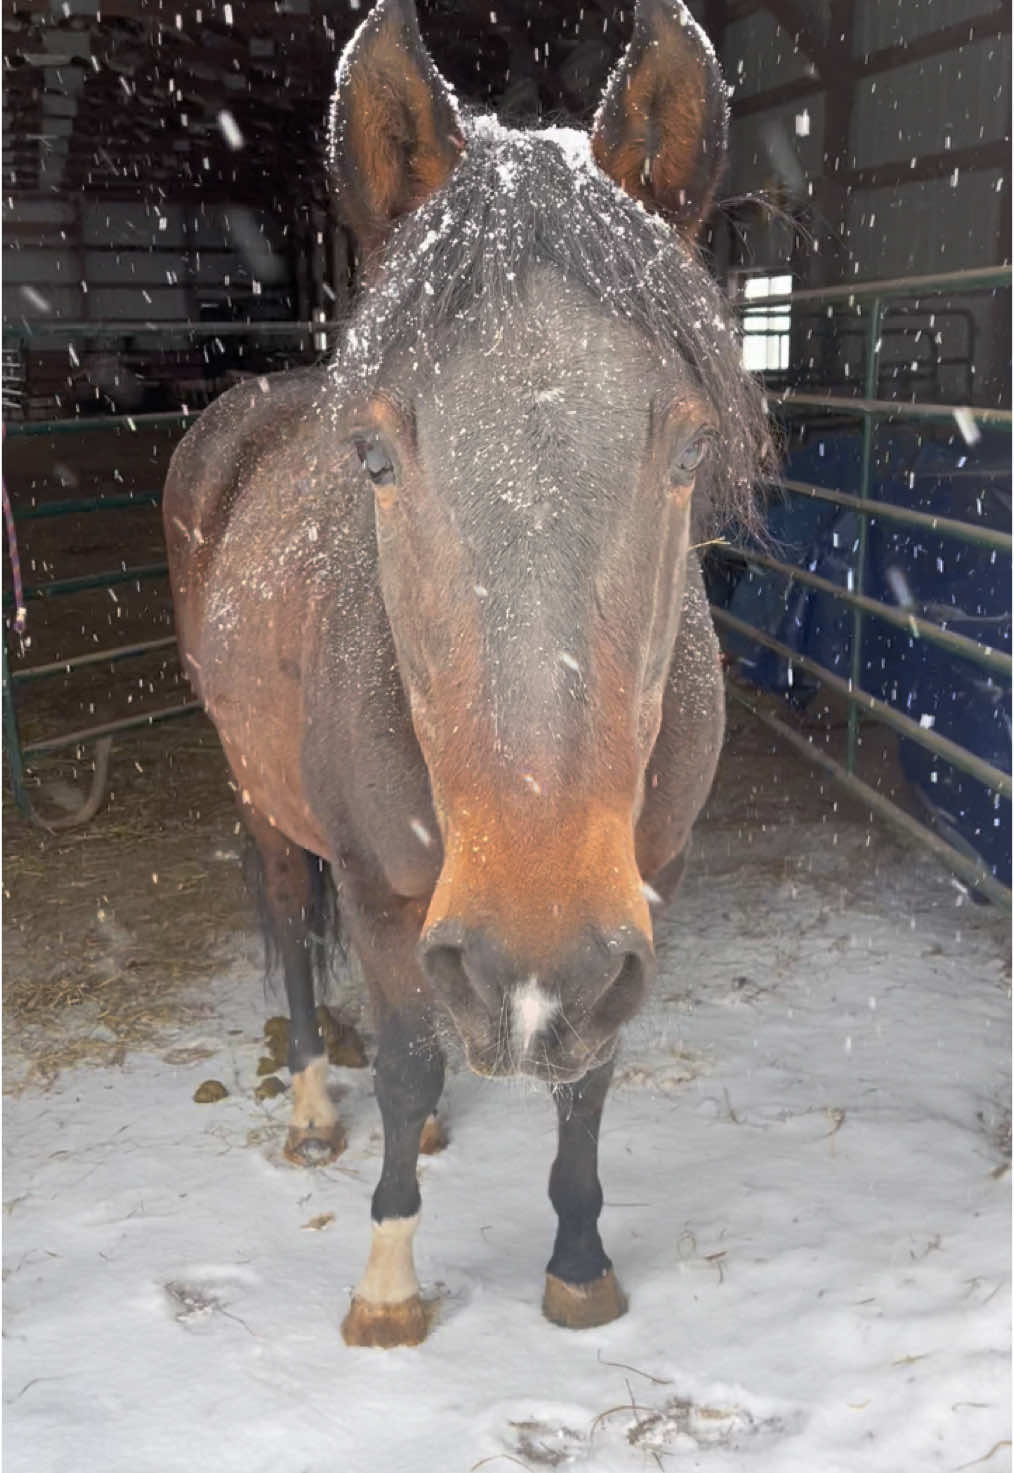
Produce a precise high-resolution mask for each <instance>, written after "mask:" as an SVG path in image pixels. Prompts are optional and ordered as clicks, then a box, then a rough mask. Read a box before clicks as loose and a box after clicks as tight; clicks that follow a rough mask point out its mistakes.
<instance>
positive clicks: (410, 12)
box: [329, 0, 464, 255]
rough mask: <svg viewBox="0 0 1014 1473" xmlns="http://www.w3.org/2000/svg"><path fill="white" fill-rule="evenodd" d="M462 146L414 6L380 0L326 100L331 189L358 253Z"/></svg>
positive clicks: (424, 193)
mask: <svg viewBox="0 0 1014 1473" xmlns="http://www.w3.org/2000/svg"><path fill="white" fill-rule="evenodd" d="M463 148H464V139H463V137H462V132H461V119H460V118H459V116H458V109H457V107H456V106H455V101H454V94H453V93H452V91H451V89H450V87H448V85H447V83H446V82H445V81H444V79H443V77H441V75H440V73H439V72H438V71H437V69H436V67H435V66H434V65H433V62H432V60H431V59H430V55H429V52H428V51H427V50H426V47H425V46H424V45H423V39H422V36H421V35H420V32H419V20H418V17H417V16H416V11H415V4H414V3H413V0H378V3H377V4H376V5H375V6H374V7H373V9H372V10H371V11H370V14H369V15H368V16H367V18H366V19H365V20H364V21H363V23H362V25H361V26H360V27H359V29H358V31H356V33H355V35H354V36H353V37H352V40H351V41H350V42H349V44H348V46H347V47H346V48H345V51H344V53H343V55H342V59H341V61H340V62H339V64H338V75H337V78H336V90H335V94H334V98H333V99H332V103H331V136H330V148H329V164H330V174H331V188H332V192H333V196H334V201H335V205H336V208H337V211H338V214H339V216H340V218H341V219H342V220H343V221H344V223H345V224H346V225H348V226H349V228H350V229H351V231H352V233H353V234H354V236H355V237H356V241H357V243H358V246H359V249H360V251H361V252H362V253H363V254H364V255H368V254H369V253H370V252H371V251H373V250H375V249H376V247H377V246H379V245H381V244H382V243H383V241H384V240H385V239H386V238H387V236H388V234H389V233H390V230H391V228H392V226H393V225H394V222H395V221H396V220H397V219H398V218H399V216H401V215H405V214H407V213H408V212H409V211H410V210H414V209H416V208H417V206H419V205H421V204H422V202H423V201H424V200H425V199H427V198H428V197H429V196H430V195H431V194H433V193H434V191H435V190H437V189H439V188H440V186H441V185H442V184H443V183H444V182H445V180H446V179H447V177H448V175H449V174H450V172H451V170H452V169H453V168H454V166H455V164H456V163H457V162H458V159H459V158H460V157H461V152H462V149H463Z"/></svg>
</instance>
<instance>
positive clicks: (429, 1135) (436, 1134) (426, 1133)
mask: <svg viewBox="0 0 1014 1473" xmlns="http://www.w3.org/2000/svg"><path fill="white" fill-rule="evenodd" d="M446 1145H447V1131H446V1130H445V1129H444V1124H443V1121H442V1120H441V1119H440V1117H439V1115H427V1117H426V1120H425V1123H424V1124H423V1128H422V1135H421V1136H420V1137H419V1154H420V1155H421V1156H435V1155H436V1154H437V1153H438V1151H442V1150H443V1149H444V1148H445V1146H446Z"/></svg>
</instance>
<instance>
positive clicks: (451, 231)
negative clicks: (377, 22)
mask: <svg viewBox="0 0 1014 1473" xmlns="http://www.w3.org/2000/svg"><path fill="white" fill-rule="evenodd" d="M378 264H379V268H380V269H379V270H377V271H375V272H374V273H373V274H372V278H371V281H370V284H369V285H368V286H366V287H365V288H364V290H363V292H362V294H361V295H360V297H359V298H358V300H357V301H356V303H355V304H354V306H353V311H352V316H351V318H350V322H349V325H348V328H347V331H346V334H345V336H344V339H343V341H342V343H341V344H340V346H339V349H338V353H337V355H336V359H335V362H334V365H333V369H332V372H333V374H334V375H335V377H336V379H337V380H338V381H340V382H343V383H344V386H345V390H346V391H348V390H349V389H350V388H352V387H353V386H354V387H355V389H356V390H357V391H358V392H360V393H361V392H367V393H369V392H372V391H374V390H375V389H376V388H378V387H380V386H382V385H383V383H384V379H385V369H386V368H387V367H388V366H389V365H390V363H391V361H392V360H393V358H395V357H396V356H397V357H398V358H399V359H404V358H405V357H406V355H407V357H408V360H409V362H410V365H411V368H412V371H413V373H414V374H418V375H420V376H421V377H422V378H425V377H426V376H427V375H428V373H429V372H432V371H433V370H434V368H439V365H440V363H441V361H442V360H443V359H444V358H445V357H446V355H447V353H448V352H449V351H451V350H452V349H453V348H454V347H455V346H457V345H459V344H461V343H462V342H463V341H465V340H467V338H468V337H469V336H470V335H474V334H476V333H477V332H482V331H484V330H487V329H488V328H489V327H491V326H493V327H495V325H496V323H497V322H498V321H502V320H503V318H504V317H505V316H506V315H507V314H509V313H510V312H511V311H512V310H514V309H517V308H518V306H519V304H520V303H521V302H522V300H523V296H524V290H525V286H526V283H527V282H528V280H529V277H530V273H531V271H532V269H533V268H534V267H538V266H549V267H551V268H555V269H556V270H558V271H559V272H560V273H561V275H562V276H563V277H564V278H565V279H566V280H567V281H569V282H571V283H574V284H576V285H578V286H580V287H583V288H584V289H585V290H587V292H588V293H589V295H590V297H591V298H592V299H593V300H594V301H596V302H598V303H600V304H601V306H602V309H603V310H604V311H606V312H609V313H612V314H615V315H616V316H617V317H620V318H622V319H625V320H627V321H629V322H631V323H632V324H633V325H634V326H635V327H636V328H637V329H638V330H639V331H640V332H641V333H642V334H643V335H644V336H645V338H646V339H647V340H648V342H649V343H650V345H651V347H652V349H653V351H654V353H655V354H656V355H657V358H658V361H659V362H660V363H661V364H663V365H664V364H665V363H666V362H672V363H673V364H674V365H675V364H676V363H677V362H682V363H683V364H686V365H687V366H688V367H689V368H690V370H691V371H692V373H693V374H694V375H695V377H696V378H697V380H698V383H699V386H700V388H701V390H702V391H703V393H704V394H705V395H706V397H707V399H708V400H709V401H710V402H711V404H712V405H713V406H714V409H715V412H716V414H717V416H718V421H719V436H718V453H717V455H716V457H715V459H714V461H713V463H712V471H711V475H710V476H709V477H708V481H707V483H706V484H702V485H701V487H700V494H699V496H698V498H697V505H696V506H695V523H696V531H697V532H698V533H699V534H701V535H706V534H707V533H709V532H711V531H714V530H715V529H716V528H717V527H719V526H721V525H727V524H729V523H732V522H735V523H738V524H739V525H740V526H742V527H744V528H748V529H749V528H752V527H753V526H754V525H755V522H756V510H755V495H754V483H755V477H756V472H757V467H758V463H759V461H760V460H761V459H762V458H763V457H764V456H765V455H766V453H767V447H768V438H767V428H766V419H765V412H764V403H763V398H762V395H761V392H760V389H759V387H758V386H757V384H756V383H755V381H754V380H753V379H752V378H751V377H750V376H749V375H748V374H747V373H746V372H745V371H744V369H743V367H742V364H741V354H740V344H739V339H738V336H737V333H736V330H735V327H734V325H733V323H732V320H731V316H730V312H729V307H728V303H727V301H726V299H725V298H724V296H723V294H722V292H721V290H720V288H719V287H718V285H717V284H716V283H715V281H714V280H713V279H712V277H711V276H710V275H709V274H708V272H707V270H706V268H705V266H704V265H703V263H702V262H701V260H700V258H699V257H698V256H697V255H696V254H695V253H694V251H693V250H692V248H691V247H689V246H688V245H687V244H686V243H685V241H683V240H682V239H680V237H679V236H677V235H676V234H675V232H673V231H672V230H671V229H670V228H669V227H667V226H666V225H664V224H663V223H662V222H661V221H660V220H659V219H658V218H657V217H655V216H652V215H650V214H648V212H647V211H646V210H645V209H644V208H643V207H642V206H641V205H639V204H637V203H636V202H635V201H634V200H632V199H630V198H629V197H628V196H627V195H626V194H624V193H623V192H622V191H621V190H620V189H619V188H617V186H616V185H614V184H613V183H612V181H611V180H610V179H608V178H607V177H606V176H605V175H604V174H602V173H601V172H600V171H599V170H598V169H597V167H596V166H595V165H594V164H593V163H592V162H591V158H590V154H589V152H588V149H587V144H586V142H585V141H584V139H583V135H579V134H577V133H576V132H574V131H572V130H562V129H559V130H557V129H549V130H545V131H544V132H529V133H525V132H519V131H515V130H508V129H506V128H502V127H501V126H500V125H499V124H497V123H496V122H495V121H493V120H490V119H488V118H475V119H472V120H470V121H469V123H468V125H467V147H466V151H465V154H464V156H463V158H462V160H461V162H460V163H459V165H458V167H457V168H456V169H455V171H454V173H453V174H452V175H451V177H450V179H449V180H448V182H447V184H446V185H445V186H444V188H443V189H441V190H440V191H439V192H438V193H437V194H435V195H434V196H433V197H432V198H431V199H430V200H428V201H427V202H426V203H425V204H424V205H423V206H422V207H421V208H420V209H418V210H417V211H415V212H414V213H412V214H410V215H407V216H406V217H405V218H404V219H403V220H402V221H401V222H400V223H399V224H398V226H397V228H396V229H395V231H394V233H393V235H392V237H391V239H390V241H389V243H388V245H387V247H386V248H385V251H384V255H383V258H382V260H381V261H380V262H379V263H378Z"/></svg>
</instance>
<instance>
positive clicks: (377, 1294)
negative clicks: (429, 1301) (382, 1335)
mask: <svg viewBox="0 0 1014 1473" xmlns="http://www.w3.org/2000/svg"><path fill="white" fill-rule="evenodd" d="M418 1226H419V1214H418V1212H417V1213H416V1214H415V1216H414V1217H389V1218H387V1219H386V1221H384V1222H375V1223H374V1224H373V1241H372V1243H371V1245H370V1257H369V1261H368V1263H367V1265H366V1272H365V1273H364V1274H363V1277H362V1279H361V1280H360V1282H359V1284H358V1285H357V1286H356V1290H355V1297H356V1298H357V1299H365V1300H366V1301H367V1302H368V1303H370V1304H401V1303H402V1302H403V1301H404V1300H406V1299H414V1298H415V1296H416V1295H417V1294H418V1293H419V1280H418V1279H417V1278H416V1276H415V1264H414V1263H413V1261H412V1239H413V1238H414V1237H415V1230H416V1228H417V1227H418Z"/></svg>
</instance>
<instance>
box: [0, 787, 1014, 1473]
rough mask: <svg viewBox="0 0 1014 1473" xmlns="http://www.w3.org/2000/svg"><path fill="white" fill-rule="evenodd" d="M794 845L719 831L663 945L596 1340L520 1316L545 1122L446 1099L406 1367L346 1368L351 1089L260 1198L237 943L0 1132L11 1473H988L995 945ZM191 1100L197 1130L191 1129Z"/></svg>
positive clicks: (544, 1216)
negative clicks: (328, 1129) (311, 1163)
mask: <svg viewBox="0 0 1014 1473" xmlns="http://www.w3.org/2000/svg"><path fill="white" fill-rule="evenodd" d="M793 812H794V814H795V816H794V817H793V818H791V819H790V818H789V816H788V810H787V811H786V816H785V818H784V821H774V822H766V823H764V824H763V825H762V824H760V823H757V822H753V823H751V824H749V825H748V826H747V827H746V828H744V826H743V821H742V820H741V819H740V820H738V821H737V817H736V813H737V805H736V803H735V802H733V801H732V800H731V799H730V800H729V801H727V802H726V805H725V808H724V810H723V811H722V812H720V813H719V814H718V816H717V817H716V818H715V819H713V821H711V822H710V823H709V824H707V825H705V827H704V829H703V831H702V833H701V835H700V837H699V840H698V842H697V845H696V851H695V857H694V864H693V866H692V869H691V871H690V874H689V877H688V880H687V882H686V885H685V888H684V890H683V892H682V894H681V897H680V899H679V900H678V902H677V904H676V907H675V908H674V911H673V913H672V916H671V918H670V919H669V920H668V921H667V923H666V926H665V931H666V943H665V950H664V960H663V966H662V970H661V974H660V977H659V983H658V986H657V989H656V993H655V997H654V1000H653V1002H652V1004H651V1006H650V1008H649V1009H648V1010H647V1011H646V1013H645V1014H644V1015H643V1016H642V1017H641V1018H640V1019H639V1020H638V1022H637V1023H636V1025H635V1026H634V1027H633V1028H632V1029H631V1030H630V1032H629V1036H628V1038H627V1040H626V1043H625V1045H624V1050H623V1057H622V1061H621V1065H620V1068H619V1072H618V1084H617V1087H616V1088H615V1089H614V1092H613V1095H612V1096H611V1099H610V1101H609V1104H608V1106H607V1110H606V1117H605V1122H604V1126H603V1136H602V1178H603V1183H604V1186H605V1194H606V1208H605V1211H604V1214H603V1224H602V1225H603V1236H604V1239H605V1242H606V1246H607V1250H608V1251H609V1252H610V1253H611V1255H612V1257H613V1259H614V1261H615V1263H616V1267H617V1271H618V1273H619V1275H620V1276H621V1278H622V1281H623V1283H624V1286H625V1287H626V1289H627V1290H628V1292H629V1295H630V1311H629V1313H628V1314H627V1315H626V1317H625V1318H623V1319H621V1320H619V1321H617V1322H616V1323H614V1324H612V1325H609V1326H607V1327H605V1328H603V1329H600V1330H592V1331H585V1332H583V1333H580V1334H575V1333H572V1332H568V1331H566V1330H562V1329H558V1328H555V1327H554V1326H552V1325H550V1324H548V1323H547V1322H546V1321H545V1320H543V1319H542V1318H541V1316H540V1313H539V1299H540V1295H541V1290H542V1273H543V1268H544V1264H545V1261H546V1259H547V1257H548V1254H549V1250H550V1247H551V1243H552V1236H553V1228H554V1219H553V1216H552V1212H551V1209H550V1206H549V1203H548V1201H547V1198H546V1179H547V1174H548V1170H549V1164H550V1160H551V1158H552V1155H553V1150H554V1116H553V1111H552V1108H551V1105H550V1102H549V1100H548V1099H547V1098H546V1097H545V1096H544V1095H543V1094H542V1093H540V1092H537V1091H534V1090H528V1089H521V1088H520V1087H519V1086H517V1085H509V1084H500V1085H496V1084H490V1083H486V1082H483V1081H480V1080H477V1079H474V1078H472V1077H471V1076H469V1075H467V1074H463V1073H461V1072H460V1071H459V1072H456V1073H454V1074H452V1076H451V1077H450V1080H449V1085H448V1090H447V1095H446V1097H445V1098H446V1110H447V1119H448V1124H449V1128H450V1132H451V1135H452V1140H451V1145H450V1147H449V1148H448V1150H447V1151H446V1152H445V1153H444V1154H443V1155H441V1156H438V1157H434V1158H430V1159H427V1160H425V1161H424V1162H423V1164H422V1167H421V1172H422V1182H423V1203H424V1206H423V1225H422V1228H421V1230H420V1233H419V1235H418V1238H417V1260H418V1267H419V1272H420V1277H421V1279H422V1280H423V1284H424V1290H425V1291H426V1292H427V1293H428V1294H429V1295H431V1296H432V1297H434V1298H435V1299H437V1300H438V1307H437V1310H436V1322H435V1327H434V1329H433V1332H432V1334H431V1336H430V1338H429V1340H428V1341H427V1342H426V1343H425V1345H423V1346H422V1347H421V1348H420V1349H417V1350H398V1351H388V1352H380V1351H364V1350H349V1349H347V1348H346V1347H345V1346H344V1344H343V1343H342V1341H341V1338H340V1335H339V1332H338V1325H339V1321H340V1319H341V1316H342V1314H343V1312H344V1309H345V1305H346V1302H347V1295H348V1291H349V1288H350V1286H351V1285H352V1283H353V1282H354V1281H355V1280H356V1278H357V1277H358V1275H359V1272H360V1270H361V1268H362V1266H363V1262H364V1256H365V1251H366V1247H367V1241H368V1214H369V1198H370V1193H371V1191H372V1189H373V1185H374V1181H375V1178H376V1175H377V1172H378V1168H379V1154H380V1133H379V1120H378V1116H377V1112H376V1107H375V1104H374V1102H373V1100H372V1098H371V1087H370V1080H369V1076H368V1073H367V1071H364V1070H360V1071H349V1070H345V1071H341V1070H336V1071H335V1073H334V1078H335V1083H336V1085H338V1087H339V1088H340V1089H341V1091H342V1112H343V1118H344V1121H345V1124H346V1127H347V1129H348V1133H349V1146H348V1150H347V1152H346V1153H345V1155H344V1156H343V1157H342V1158H341V1160H340V1161H339V1162H338V1163H336V1164H335V1165H334V1166H333V1167H330V1168H328V1169H326V1170H320V1171H314V1172H306V1171H299V1170H296V1169H294V1168H293V1167H290V1166H288V1165H286V1164H285V1163H284V1161H283V1160H282V1159H281V1156H280V1145H281V1141H282V1138H283V1135H284V1125H285V1119H286V1115H287V1109H288V1107H287V1103H286V1100H285V1099H284V1098H282V1099H278V1100H274V1101H269V1102H267V1103H265V1104H263V1105H260V1104H257V1103H256V1102H255V1100H254V1099H253V1096H252V1090H253V1087H254V1085H255V1083H256V1076H255V1067H256V1061H257V1058H258V1056H259V1055H260V1053H261V1052H262V1048H261V1045H260V1043H259V1041H258V1040H259V1038H260V1034H261V1025H262V1023H263V1017H264V1012H263V1008H264V998H263V992H262V988H261V986H260V984H259V983H258V982H257V981H256V980H255V978H256V974H257V971H258V950H257V946H256V943H255V942H254V941H253V940H252V939H242V938H241V939H240V940H239V941H238V942H237V951H236V954H235V960H234V963H233V965H232V966H231V967H227V968H225V969H224V970H223V974H222V977H221V980H220V982H219V983H218V984H217V985H216V986H215V987H214V988H213V989H212V990H211V997H212V1000H213V1002H214V1005H215V1013H216V1016H215V1018H214V1020H212V1021H209V1022H206V1023H205V1024H204V1025H203V1027H202V1028H201V1030H195V1029H189V1030H186V1029H181V1031H180V1033H179V1035H178V1036H177V1037H176V1038H174V1039H173V1040H172V1045H171V1047H170V1046H168V1045H167V1046H166V1047H165V1048H163V1049H162V1050H161V1051H160V1052H159V1053H157V1054H156V1053H153V1054H151V1055H150V1056H142V1055H130V1056H129V1057H128V1058H127V1060H126V1062H125V1064H124V1066H123V1067H122V1068H121V1069H109V1068H103V1069H95V1068H91V1069H89V1068H82V1069H78V1070H75V1071H73V1072H69V1073H65V1074H63V1075H62V1076H61V1077H60V1078H59V1079H58V1081H57V1082H56V1084H55V1085H54V1086H53V1087H52V1088H51V1089H49V1090H48V1091H45V1092H43V1091H41V1090H33V1089H27V1090H24V1091H22V1092H21V1093H20V1094H18V1095H16V1096H15V1097H12V1098H10V1099H8V1100H7V1102H6V1107H5V1109H6V1124H5V1146H6V1168H5V1174H4V1183H3V1186H4V1192H3V1195H4V1211H5V1218H4V1223H5V1251H6V1271H5V1279H6V1284H5V1290H6V1317H5V1341H4V1348H5V1355H4V1374H5V1400H6V1418H5V1424H6V1430H5V1445H4V1461H5V1473H89V1470H92V1469H95V1470H100V1469H101V1470H102V1473H175V1470H185V1473H195V1470H203V1469H210V1468H214V1469H215V1470H216V1473H470V1470H472V1469H477V1468H479V1467H485V1468H489V1469H491V1470H494V1473H500V1470H502V1473H509V1470H510V1469H512V1468H517V1467H519V1466H520V1467H524V1468H528V1469H530V1470H533V1473H534V1470H541V1469H545V1468H554V1467H569V1466H573V1467H575V1468H577V1469H582V1470H588V1473H625V1470H630V1469H644V1468H654V1467H656V1466H661V1467H664V1468H673V1469H679V1468H683V1467H686V1468H688V1469H690V1468H700V1469H705V1470H707V1473H732V1470H737V1473H738V1470H748V1469H757V1470H763V1473H838V1470H841V1473H929V1470H936V1469H940V1470H947V1473H951V1470H957V1469H959V1468H972V1467H974V1468H976V1469H982V1470H984V1473H1002V1470H1004V1469H1007V1468H1009V1466H1010V1444H1009V1441H1008V1439H1009V1437H1010V1431H1009V1375H1008V1371H1009V1343H1010V1341H1009V1307H1010V1291H1009V1244H1010V1213H1009V1206H1010V1176H1009V1172H1008V1170H1007V1162H1008V1159H1009V1157H1008V1151H1009V1130H1010V1116H1009V1112H1008V1104H1009V1087H1010V1030H1009V998H1010V993H1009V984H1008V971H1007V964H1006V957H1005V950H1006V948H1005V945H1004V934H1005V933H1004V927H1003V926H1002V924H998V919H997V917H996V916H995V915H991V914H988V913H986V912H983V911H981V910H979V909H978V908H976V907H974V906H973V905H971V904H970V902H969V901H968V899H967V897H966V896H965V895H964V894H963V892H962V891H961V890H960V888H956V887H955V885H954V883H953V882H952V881H950V880H949V879H948V877H947V876H946V875H945V874H943V873H942V872H941V871H940V870H939V869H938V868H937V867H936V866H935V865H934V864H933V863H932V862H931V861H929V860H926V859H923V858H920V857H918V856H915V855H913V854H912V853H911V852H910V851H908V850H906V849H904V848H902V847H901V846H900V845H898V844H897V843H895V841H894V840H892V839H890V838H887V837H885V836H884V835H883V833H882V832H874V834H873V836H872V839H871V838H870V836H869V833H868V830H867V828H866V826H865V825H864V824H863V823H862V822H861V821H860V820H859V819H857V818H856V817H855V816H853V817H851V818H848V817H843V816H842V815H841V814H839V815H837V816H836V817H834V818H832V819H829V816H828V814H829V806H828V805H825V811H824V812H822V813H821V814H820V815H819V816H816V815H812V816H811V818H810V819H807V817H806V815H805V814H804V815H803V816H802V817H801V816H800V815H799V812H798V808H797V809H796V810H793ZM769 817H770V815H769ZM203 1050H209V1051H211V1052H210V1056H207V1057H199V1056H198V1057H194V1051H196V1054H197V1055H200V1053H201V1052H202V1051H203ZM188 1059H189V1060H192V1061H191V1062H188ZM209 1077H217V1078H220V1079H222V1080H223V1081H224V1082H225V1083H226V1085H227V1086H228V1087H229V1089H230V1091H231V1093H230V1096H229V1098H228V1099H226V1100H224V1101H222V1102H221V1103H219V1104H215V1105H204V1106H199V1105H196V1104H194V1103H193V1102H192V1098H191V1097H192V1094H193V1091H194V1088H195V1087H196V1085H197V1084H198V1083H199V1082H200V1081H201V1080H203V1079H206V1078H209Z"/></svg>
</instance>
